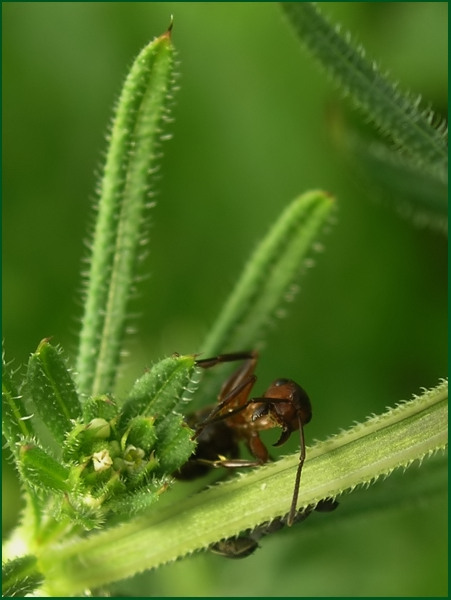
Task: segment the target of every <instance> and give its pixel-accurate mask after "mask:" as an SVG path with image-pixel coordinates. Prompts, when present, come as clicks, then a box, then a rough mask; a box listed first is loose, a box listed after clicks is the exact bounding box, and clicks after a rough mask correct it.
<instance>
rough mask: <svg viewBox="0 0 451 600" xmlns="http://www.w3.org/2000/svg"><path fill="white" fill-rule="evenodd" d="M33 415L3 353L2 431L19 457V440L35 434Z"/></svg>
mask: <svg viewBox="0 0 451 600" xmlns="http://www.w3.org/2000/svg"><path fill="white" fill-rule="evenodd" d="M32 416H33V415H31V414H30V410H29V409H28V408H27V407H26V405H25V402H24V398H23V396H22V394H20V393H19V390H18V388H17V386H16V384H15V382H14V379H13V376H12V373H11V370H10V368H9V366H8V365H7V364H6V361H5V355H4V353H3V354H2V433H3V435H4V436H5V438H6V440H7V442H8V445H9V447H10V450H11V452H12V453H13V454H14V455H15V456H16V457H17V453H18V451H19V446H18V442H19V441H20V440H21V439H24V438H27V439H30V438H32V437H34V436H35V431H34V427H33V424H32V421H31V418H32Z"/></svg>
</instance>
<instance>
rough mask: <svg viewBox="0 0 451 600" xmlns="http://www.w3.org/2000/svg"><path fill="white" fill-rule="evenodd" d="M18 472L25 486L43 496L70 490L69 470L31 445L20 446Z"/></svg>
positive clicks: (43, 451) (40, 449)
mask: <svg viewBox="0 0 451 600" xmlns="http://www.w3.org/2000/svg"><path fill="white" fill-rule="evenodd" d="M19 470H20V473H21V475H22V478H23V481H24V482H25V483H26V484H28V485H29V486H30V487H33V488H34V489H35V490H37V491H40V492H42V493H44V494H49V493H51V492H68V491H69V490H70V486H69V483H68V477H69V469H67V468H66V467H65V466H64V465H62V464H61V463H60V462H59V461H57V460H55V459H54V458H53V457H52V456H50V454H48V453H47V452H46V451H45V450H43V449H42V448H39V447H38V446H36V445H35V444H33V443H29V444H24V445H23V446H21V448H20V455H19Z"/></svg>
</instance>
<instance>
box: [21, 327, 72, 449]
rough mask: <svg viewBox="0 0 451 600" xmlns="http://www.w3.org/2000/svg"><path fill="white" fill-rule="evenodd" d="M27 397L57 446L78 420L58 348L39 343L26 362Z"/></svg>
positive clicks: (68, 379)
mask: <svg viewBox="0 0 451 600" xmlns="http://www.w3.org/2000/svg"><path fill="white" fill-rule="evenodd" d="M26 390H27V395H28V397H29V400H30V404H31V406H32V407H33V409H34V410H35V411H36V413H38V414H39V415H40V417H41V419H42V421H43V422H44V423H45V424H46V426H47V427H48V429H49V431H50V432H51V433H52V434H53V436H54V438H55V440H56V441H57V442H58V443H62V442H63V441H64V439H65V437H66V434H67V432H68V431H70V430H71V429H72V420H74V419H77V418H79V417H81V406H80V403H79V401H78V395H77V392H76V390H75V384H74V382H73V380H72V377H71V374H70V372H69V370H68V368H67V365H66V362H65V360H64V359H63V357H62V353H61V351H60V350H59V349H57V348H55V346H52V345H51V344H50V343H49V340H47V339H45V340H43V341H42V342H41V343H40V344H39V346H38V348H37V350H36V352H34V353H33V354H32V355H31V356H30V359H29V361H28V370H27V380H26Z"/></svg>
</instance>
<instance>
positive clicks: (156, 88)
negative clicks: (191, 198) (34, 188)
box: [77, 30, 173, 395]
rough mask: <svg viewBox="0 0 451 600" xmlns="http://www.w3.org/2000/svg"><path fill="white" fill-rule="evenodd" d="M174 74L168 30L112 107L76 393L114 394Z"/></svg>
mask: <svg viewBox="0 0 451 600" xmlns="http://www.w3.org/2000/svg"><path fill="white" fill-rule="evenodd" d="M172 66H173V46H172V43H171V36H170V30H168V32H166V33H165V34H164V35H162V36H160V37H159V38H157V39H156V40H154V41H152V42H151V43H150V44H148V45H147V46H146V47H145V48H144V49H143V50H142V51H141V53H140V54H139V55H138V57H137V58H136V60H135V62H134V64H133V66H132V68H131V71H130V73H129V75H128V77H127V79H126V81H125V84H124V87H123V90H122V93H121V96H120V99H119V102H118V105H117V110H116V115H115V118H114V121H113V126H112V131H111V139H110V144H109V150H108V154H107V159H106V165H105V170H104V175H103V179H102V182H101V193H100V201H99V207H98V215H97V222H96V228H95V235H94V238H93V239H94V242H93V247H92V257H91V263H90V271H89V275H88V281H87V292H86V299H85V313H84V316H83V320H82V330H81V335H80V346H79V353H78V358H77V372H78V385H79V389H80V391H81V392H82V393H83V394H86V395H88V394H93V395H94V394H101V393H110V392H112V391H113V387H114V382H115V378H116V374H117V367H118V363H119V358H120V353H121V347H122V341H123V336H124V332H125V323H126V310H127V303H128V300H129V297H130V293H131V290H132V289H133V284H134V278H135V276H136V273H135V270H136V264H137V260H138V258H139V254H140V252H141V251H140V244H139V242H140V239H141V237H142V226H143V215H144V210H145V208H146V205H147V201H148V194H149V177H150V175H152V168H153V165H154V162H155V160H156V159H157V158H158V154H157V149H158V145H159V139H160V127H161V125H162V121H163V120H164V117H165V111H166V109H165V101H166V99H167V97H168V91H169V88H170V84H171V77H172Z"/></svg>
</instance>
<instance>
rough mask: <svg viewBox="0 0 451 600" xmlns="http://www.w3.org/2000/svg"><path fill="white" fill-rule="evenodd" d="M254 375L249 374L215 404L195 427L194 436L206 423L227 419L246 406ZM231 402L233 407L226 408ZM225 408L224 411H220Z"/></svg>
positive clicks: (254, 378)
mask: <svg viewBox="0 0 451 600" xmlns="http://www.w3.org/2000/svg"><path fill="white" fill-rule="evenodd" d="M256 379H257V378H256V376H255V375H251V376H249V377H248V378H247V379H245V380H244V381H242V382H241V383H240V384H239V385H238V386H236V387H234V388H233V389H232V390H231V391H230V392H229V393H228V394H227V395H226V396H225V397H223V398H222V400H221V401H220V402H219V404H217V405H216V406H215V407H214V408H213V410H212V411H211V413H210V414H209V415H208V416H207V417H206V418H205V419H204V420H203V421H202V422H201V423H199V425H198V426H197V428H196V434H195V437H197V436H198V435H199V434H200V433H201V432H202V430H203V429H204V428H205V426H206V425H208V424H209V423H212V422H216V421H222V420H224V419H228V418H229V417H231V416H233V415H235V414H236V413H239V412H241V411H242V410H243V408H245V407H246V406H247V402H246V398H247V397H248V396H249V393H250V391H251V389H252V387H253V385H254V383H255V380H256ZM231 403H232V406H235V408H229V409H227V406H229V405H230V404H231ZM224 409H226V410H225V411H224V412H222V411H223V410H224Z"/></svg>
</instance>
